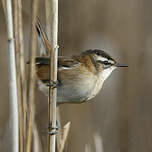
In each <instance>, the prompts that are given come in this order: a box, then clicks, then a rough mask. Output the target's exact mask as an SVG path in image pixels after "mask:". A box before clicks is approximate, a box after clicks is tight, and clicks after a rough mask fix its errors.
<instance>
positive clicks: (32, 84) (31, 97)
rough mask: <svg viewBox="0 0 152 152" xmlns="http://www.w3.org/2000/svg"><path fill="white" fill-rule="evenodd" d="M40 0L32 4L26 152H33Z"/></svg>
mask: <svg viewBox="0 0 152 152" xmlns="http://www.w3.org/2000/svg"><path fill="white" fill-rule="evenodd" d="M38 2H39V0H33V2H32V27H31V32H32V36H31V56H30V57H31V58H30V80H29V94H28V101H29V121H28V131H27V142H26V152H31V142H32V130H33V125H34V116H35V81H36V80H35V57H36V26H35V25H36V16H37V13H38Z"/></svg>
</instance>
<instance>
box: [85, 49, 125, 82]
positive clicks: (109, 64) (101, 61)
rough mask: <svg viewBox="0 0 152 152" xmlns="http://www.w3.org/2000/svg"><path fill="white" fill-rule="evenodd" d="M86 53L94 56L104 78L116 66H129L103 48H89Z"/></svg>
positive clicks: (94, 60) (95, 63) (104, 78)
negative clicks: (115, 58) (119, 61)
mask: <svg viewBox="0 0 152 152" xmlns="http://www.w3.org/2000/svg"><path fill="white" fill-rule="evenodd" d="M84 53H85V54H88V55H90V56H91V57H92V58H93V62H94V65H95V66H96V67H97V69H98V71H100V74H101V76H102V77H103V80H106V79H107V78H108V76H110V74H111V72H112V71H113V70H115V69H116V68H118V67H128V65H125V64H120V63H118V62H117V61H116V60H114V59H113V58H112V57H111V56H110V55H109V54H107V53H106V52H104V51H102V50H97V49H96V50H87V51H85V52H84Z"/></svg>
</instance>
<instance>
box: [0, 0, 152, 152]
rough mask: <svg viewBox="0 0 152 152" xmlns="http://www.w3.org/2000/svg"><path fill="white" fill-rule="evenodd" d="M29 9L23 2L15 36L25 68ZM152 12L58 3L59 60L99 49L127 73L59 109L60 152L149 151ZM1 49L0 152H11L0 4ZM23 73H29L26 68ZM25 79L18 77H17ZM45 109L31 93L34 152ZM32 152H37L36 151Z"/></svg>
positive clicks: (103, 2)
mask: <svg viewBox="0 0 152 152" xmlns="http://www.w3.org/2000/svg"><path fill="white" fill-rule="evenodd" d="M14 2H15V1H14ZM32 3H33V1H29V0H27V1H23V34H24V37H23V38H24V39H22V38H21V37H22V36H20V38H21V39H22V40H23V42H22V41H21V40H20V43H23V44H24V49H23V48H20V49H19V51H23V53H24V54H23V56H24V57H25V59H24V61H20V62H21V63H22V62H24V63H25V62H26V61H28V60H29V58H30V57H31V55H30V53H29V52H30V47H29V46H30V38H31V32H30V31H31V22H32V15H31V14H32V10H33V9H32ZM39 3H40V4H39V6H40V7H39V9H38V15H39V16H40V19H41V21H42V24H43V25H44V27H46V28H45V29H46V30H47V26H46V20H45V19H46V16H45V12H47V10H46V9H45V3H44V1H40V2H39ZM151 7H152V2H151V1H149V0H146V1H145V0H140V1H139V0H134V1H131V0H128V1H121V0H116V1H110V0H108V1H107V0H100V1H98V0H96V1H91V0H89V1H80V0H77V1H63V0H62V1H61V0H59V46H60V48H59V50H60V51H59V54H60V55H72V54H74V53H75V54H76V53H79V52H80V51H82V50H86V49H90V48H99V49H103V50H105V51H107V52H108V53H110V54H111V55H112V56H114V57H115V58H116V59H117V60H119V61H120V62H121V63H126V64H128V65H129V68H128V69H124V70H117V71H115V72H113V74H112V76H111V77H110V78H109V79H108V80H107V81H106V83H105V84H104V88H103V90H102V91H101V92H100V93H99V95H98V96H97V97H96V98H94V99H93V100H91V101H90V102H88V103H84V104H81V105H62V106H60V107H59V108H60V117H61V126H64V125H65V124H66V123H67V122H71V128H70V131H69V137H68V139H67V143H66V144H65V146H66V148H65V151H68V152H69V151H70V152H84V151H86V152H88V151H91V152H92V151H97V152H98V151H103V152H118V151H123V152H143V151H147V152H148V151H151V150H152V146H151V140H152V132H151V128H152V121H151V115H152V111H151V106H152V103H151V101H152V95H151V89H152V81H151V75H152V69H151V57H152V51H151V48H152V46H151V44H152V43H151V40H152V32H151V31H152V30H151V27H152V20H151V14H152V9H151ZM14 19H15V16H14ZM18 20H19V17H18ZM18 38H19V36H18ZM0 44H1V45H0V50H1V51H0V69H1V75H0V79H1V86H0V142H1V143H2V144H0V151H10V146H8V145H10V133H11V130H9V128H8V120H9V117H10V114H9V111H10V109H9V100H8V51H7V50H8V46H7V34H6V23H5V16H4V11H3V9H2V3H0ZM17 45H19V44H17ZM22 46H23V45H22ZM34 47H35V46H34ZM36 55H39V48H37V49H36ZM25 68H26V69H25V70H26V71H28V68H29V67H28V66H27V65H26V67H25ZM22 69H23V68H22ZM25 74H26V73H25ZM24 76H25V75H24V72H23V73H22V74H21V76H20V77H24ZM23 79H24V78H23ZM21 83H23V82H22V81H21ZM36 88H37V86H36ZM28 91H30V90H28ZM25 94H26V93H25ZM24 100H27V99H24ZM47 109H48V106H47V98H46V97H45V96H44V95H43V93H41V92H40V91H39V90H37V89H36V99H35V118H36V119H35V122H36V124H37V126H34V127H36V128H37V129H35V130H38V131H37V132H35V133H34V138H35V139H39V140H38V141H36V140H34V141H36V143H40V144H38V145H40V147H41V148H39V151H41V149H42V150H43V149H44V150H46V139H47V137H46V136H47V135H46V133H45V132H46V130H47V122H48V119H47ZM25 111H26V110H25ZM23 132H24V131H23ZM23 134H24V133H23ZM38 137H39V138H38ZM59 139H60V138H59ZM34 148H35V149H34V150H35V151H37V150H36V148H37V147H34Z"/></svg>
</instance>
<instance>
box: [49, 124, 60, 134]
mask: <svg viewBox="0 0 152 152" xmlns="http://www.w3.org/2000/svg"><path fill="white" fill-rule="evenodd" d="M58 130H59V125H58V121H56V127H52V123H51V124H49V125H48V132H47V133H48V134H49V135H55V134H57V133H58Z"/></svg>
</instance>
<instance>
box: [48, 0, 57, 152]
mask: <svg viewBox="0 0 152 152" xmlns="http://www.w3.org/2000/svg"><path fill="white" fill-rule="evenodd" d="M50 2H51V4H49V5H50V6H46V10H47V8H48V7H49V9H48V10H47V12H46V19H47V20H49V19H51V20H50V21H51V27H50V29H49V28H47V30H48V31H47V32H48V36H51V37H50V40H51V44H52V51H50V61H51V62H50V83H52V82H56V81H57V59H58V44H57V41H58V0H51V1H50ZM47 27H49V26H47ZM50 31H51V32H50ZM56 97H57V89H56V88H53V87H50V88H49V106H48V108H49V124H52V128H53V129H51V128H50V130H49V131H50V132H51V131H52V132H56V129H55V128H56ZM55 147H56V134H53V135H49V138H48V152H55Z"/></svg>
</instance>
